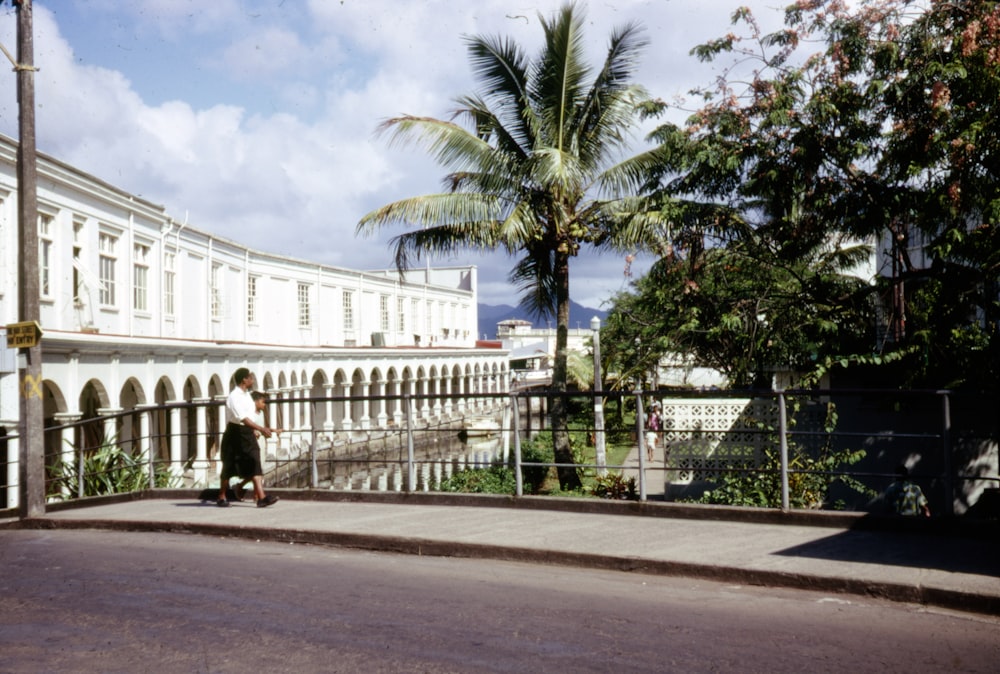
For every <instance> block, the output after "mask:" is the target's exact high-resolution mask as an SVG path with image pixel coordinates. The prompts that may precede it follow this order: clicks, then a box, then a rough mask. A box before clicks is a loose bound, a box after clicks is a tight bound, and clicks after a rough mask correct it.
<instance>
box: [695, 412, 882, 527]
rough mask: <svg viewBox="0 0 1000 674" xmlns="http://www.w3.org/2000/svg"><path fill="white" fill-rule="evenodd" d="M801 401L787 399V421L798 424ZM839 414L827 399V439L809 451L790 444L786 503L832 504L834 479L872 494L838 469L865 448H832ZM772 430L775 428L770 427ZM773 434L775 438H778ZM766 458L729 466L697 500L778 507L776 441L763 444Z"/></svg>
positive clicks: (862, 454)
mask: <svg viewBox="0 0 1000 674" xmlns="http://www.w3.org/2000/svg"><path fill="white" fill-rule="evenodd" d="M802 404H803V401H802V400H801V399H800V398H797V397H794V396H792V397H789V398H788V399H787V405H788V411H789V414H788V418H789V425H790V426H794V425H795V418H796V417H795V415H796V413H797V412H798V411H799V410H800V409H801V407H802ZM838 420H839V414H838V412H837V407H836V406H835V405H832V404H827V405H826V408H825V416H824V419H823V431H824V432H825V433H826V438H825V442H824V444H823V445H822V446H821V447H820V448H818V449H817V450H815V452H814V453H810V452H808V451H806V450H805V449H804V448H802V447H801V446H800V445H798V444H797V443H794V442H792V443H789V445H788V504H789V507H791V508H808V509H816V508H829V507H831V506H832V505H836V504H830V503H828V502H827V494H828V493H829V490H830V487H831V486H832V485H833V484H834V483H835V482H840V483H842V484H844V485H846V486H847V487H849V488H850V489H853V490H855V491H857V492H859V493H862V494H865V495H866V496H874V493H873V492H871V490H869V489H868V488H867V487H865V486H864V485H863V484H862V483H861V482H859V481H858V480H856V479H854V478H853V477H851V476H849V475H839V474H838V473H839V472H841V471H842V470H843V468H844V467H846V466H853V465H854V464H856V463H858V462H859V461H861V460H862V459H863V458H864V457H865V455H866V452H865V450H863V449H858V450H853V449H841V450H834V449H832V446H831V443H832V438H833V435H832V434H833V431H834V430H835V429H836V427H837V422H838ZM766 430H769V431H771V432H772V433H774V432H775V431H776V429H774V428H770V427H768V428H766ZM777 442H778V441H777V437H776V436H775V444H777ZM763 454H764V456H763V460H762V461H761V462H760V463H759V465H757V466H735V465H729V466H727V467H726V468H727V470H730V471H731V472H728V473H725V474H724V475H723V476H722V478H721V479H720V481H719V484H718V485H717V486H716V487H715V488H714V489H712V490H711V491H707V492H705V493H704V494H703V495H702V496H701V498H700V499H697V502H698V503H711V504H715V505H735V506H748V507H757V508H780V507H781V505H782V503H781V456H780V451H779V450H778V449H777V447H771V448H769V449H765V450H764V452H763Z"/></svg>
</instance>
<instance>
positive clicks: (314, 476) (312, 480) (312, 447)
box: [309, 398, 319, 489]
mask: <svg viewBox="0 0 1000 674" xmlns="http://www.w3.org/2000/svg"><path fill="white" fill-rule="evenodd" d="M315 419H316V401H315V400H313V399H312V398H310V399H309V468H310V471H309V486H310V487H311V488H313V489H318V488H319V467H318V466H317V465H316V423H315V421H314V420H315Z"/></svg>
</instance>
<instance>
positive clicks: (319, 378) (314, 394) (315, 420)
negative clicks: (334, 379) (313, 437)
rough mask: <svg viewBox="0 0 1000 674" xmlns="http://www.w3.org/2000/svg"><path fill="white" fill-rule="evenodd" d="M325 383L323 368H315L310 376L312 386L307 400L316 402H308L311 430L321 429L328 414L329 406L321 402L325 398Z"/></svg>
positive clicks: (323, 401)
mask: <svg viewBox="0 0 1000 674" xmlns="http://www.w3.org/2000/svg"><path fill="white" fill-rule="evenodd" d="M327 382H328V380H327V378H326V372H325V371H324V370H323V368H316V371H315V372H313V375H312V386H311V387H310V389H309V395H308V397H309V398H312V399H316V402H312V401H310V402H309V404H310V405H311V406H312V425H313V428H323V427H324V426H325V425H326V422H327V416H328V415H329V413H330V405H329V404H328V403H327V402H326V401H325V400H323V398H326V397H327V394H326V391H327Z"/></svg>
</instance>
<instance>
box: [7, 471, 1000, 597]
mask: <svg viewBox="0 0 1000 674" xmlns="http://www.w3.org/2000/svg"><path fill="white" fill-rule="evenodd" d="M271 492H272V493H275V494H279V495H281V501H280V502H278V503H277V504H276V505H274V506H272V507H270V508H257V507H255V506H254V504H253V503H251V502H243V503H234V504H233V507H230V508H217V507H216V506H215V503H214V501H205V502H202V501H199V500H197V494H195V493H194V492H186V491H165V492H156V493H155V495H153V496H148V497H143V498H135V499H133V500H123V499H118V500H112V499H106V500H104V501H101V500H92V501H91V503H90V504H86V503H85V504H83V505H76V506H74V507H65V506H63V507H60V508H58V509H56V508H55V507H52V508H50V510H49V512H48V513H47V514H46V515H45V516H44V517H43V518H39V519H37V520H29V521H17V520H8V521H6V523H4V524H3V526H8V527H33V528H57V527H58V528H100V529H113V530H140V531H170V532H187V533H192V534H205V535H213V536H231V537H244V538H253V539H260V540H273V541H282V542H296V543H308V544H320V545H334V546H345V547H351V548H359V549H367V550H378V551H387V552H397V553H408V554H423V555H442V556H453V557H475V558H490V559H502V560H515V561H524V562H531V563H545V564H565V565H577V566H584V567H592V568H602V569H617V570H622V571H629V572H638V573H650V574H664V575H675V576H685V577H692V578H704V579H713V580H718V581H723V582H727V583H738V584H754V585H765V586H781V587H792V588H807V589H813V590H818V591H823V592H831V593H849V594H857V595H868V596H877V597H883V598H887V599H892V600H897V601H907V602H917V603H924V604H929V605H935V606H942V607H948V608H952V609H960V610H965V611H972V612H979V613H987V614H993V615H1000V540H998V538H997V537H996V531H997V527H996V526H995V525H996V524H997V523H996V522H981V523H980V524H982V525H983V527H982V528H978V529H976V530H975V531H969V532H965V533H963V535H958V534H956V533H955V532H954V531H950V530H951V529H952V527H950V526H948V527H941V526H940V525H941V524H942V523H941V522H940V521H934V520H923V521H916V520H915V519H911V520H907V521H906V522H901V521H898V520H896V521H895V522H896V523H895V524H893V521H892V520H886V519H885V518H872V517H869V516H865V515H862V514H848V513H815V512H813V513H780V512H777V511H767V510H757V509H737V508H720V507H715V506H692V505H679V504H672V503H654V502H648V503H638V502H624V501H621V502H611V501H599V500H595V499H567V498H552V497H522V498H520V499H514V498H512V497H500V496H475V495H445V494H433V493H417V494H405V493H404V494H391V493H390V494H386V493H377V492H309V491H294V492H293V491H288V492H283V491H281V490H271ZM902 525H910V526H905V528H909V529H911V530H910V531H905V530H902V529H901V528H900V526H902Z"/></svg>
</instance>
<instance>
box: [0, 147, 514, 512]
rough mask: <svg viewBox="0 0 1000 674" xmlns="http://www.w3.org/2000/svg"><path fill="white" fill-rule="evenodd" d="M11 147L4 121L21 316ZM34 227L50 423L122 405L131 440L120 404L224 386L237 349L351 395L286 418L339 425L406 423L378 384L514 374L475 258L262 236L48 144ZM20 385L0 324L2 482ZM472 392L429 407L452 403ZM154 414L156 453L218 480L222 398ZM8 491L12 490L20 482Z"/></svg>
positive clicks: (5, 211)
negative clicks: (339, 253) (274, 249)
mask: <svg viewBox="0 0 1000 674" xmlns="http://www.w3.org/2000/svg"><path fill="white" fill-rule="evenodd" d="M16 156H17V144H16V142H15V141H13V140H11V139H10V138H7V137H3V136H0V326H6V325H8V324H10V323H14V322H18V321H19V320H21V318H20V316H19V315H18V311H19V309H18V306H19V283H18V272H19V269H20V266H21V263H20V250H19V246H18V215H17V214H18V209H17V195H18V192H17V178H16ZM286 226H288V225H287V224H285V223H275V230H276V231H280V230H281V228H282V227H286ZM336 226H337V225H333V224H331V229H332V228H334V227H336ZM37 227H38V234H39V250H38V255H39V274H40V279H39V281H40V294H41V298H40V302H41V304H40V314H41V320H40V323H41V327H42V330H43V332H44V336H43V339H42V354H43V362H42V375H43V379H44V382H43V393H44V409H45V412H44V414H45V425H46V427H52V426H57V425H59V424H61V423H65V422H70V421H78V420H87V419H94V420H95V424H96V423H97V421H99V420H101V419H103V418H111V417H115V418H116V420H115V421H114V423H113V424H111V425H110V427H107V428H105V427H102V426H101V425H100V424H97V427H98V432H99V434H103V436H104V437H106V438H107V437H112V436H114V437H115V438H116V439H117V440H118V441H119V442H127V441H128V439H129V438H130V437H133V436H136V435H137V432H136V429H135V428H133V424H136V425H138V424H139V423H140V421H139V420H134V421H133V420H130V417H128V416H125V417H121V416H119V415H118V413H120V412H128V411H130V410H144V409H148V408H150V407H154V406H157V405H160V404H163V403H168V402H180V401H188V402H191V401H210V400H218V399H221V398H223V397H224V396H225V395H226V394H227V393H228V391H229V390H230V388H231V386H232V382H231V377H232V373H233V372H234V371H235V370H236V368H238V367H241V366H247V367H249V368H250V369H251V370H252V371H253V372H255V374H256V375H257V380H258V387H259V388H262V389H266V390H268V391H270V392H271V393H272V397H275V398H279V399H285V400H289V399H298V398H303V399H304V398H307V397H324V396H325V397H332V396H341V395H349V396H351V398H352V400H351V401H350V402H349V403H347V404H337V405H333V404H324V405H319V406H317V407H316V412H315V414H311V413H310V411H309V408H308V406H306V405H304V404H303V405H301V406H300V407H299V408H296V407H292V408H289V407H288V406H283V407H282V408H280V409H282V410H285V412H284V414H285V418H284V419H282V420H281V421H282V425H283V426H284V427H286V428H291V429H315V428H319V429H323V430H324V431H325V432H327V433H329V434H330V435H331V436H332V435H334V434H336V433H350V432H352V431H355V430H358V429H369V428H384V427H386V426H387V425H391V424H393V423H399V420H400V416H401V409H400V405H399V403H398V401H393V400H370V397H371V396H379V395H385V396H392V395H402V394H404V393H411V394H423V395H432V396H437V395H440V396H442V397H444V396H446V395H451V396H454V395H456V394H463V393H469V394H472V393H478V392H502V391H504V390H506V387H507V384H508V380H509V376H508V373H507V354H506V352H504V351H502V350H499V349H496V348H493V349H477V348H476V342H475V340H476V325H477V278H476V268H475V267H474V266H466V267H448V268H433V269H420V270H413V271H410V272H408V273H407V274H405V276H403V277H402V278H401V277H400V275H399V274H398V273H397V272H396V270H385V271H369V272H362V271H355V270H350V269H343V268H338V267H332V266H329V265H323V264H319V263H315V262H309V261H306V260H299V259H294V258H289V257H283V256H279V255H275V254H272V253H268V252H265V251H257V250H252V249H250V248H247V247H245V246H243V245H241V244H239V243H237V242H235V241H230V240H227V239H223V238H220V237H218V236H215V235H213V234H211V233H209V232H207V231H204V230H199V229H197V228H195V227H192V226H188V225H187V224H186V223H185V222H178V221H177V220H176V219H175V218H174V217H173V216H172V215H171V214H169V213H167V212H166V211H165V209H164V208H163V207H162V206H157V205H156V204H153V203H151V202H149V201H147V200H145V199H142V198H140V197H137V196H135V195H132V194H129V193H127V192H125V191H123V190H121V189H118V188H117V187H114V186H113V185H110V184H108V183H106V182H103V181H101V180H100V179H98V178H95V177H94V176H91V175H88V174H86V173H84V172H82V171H79V170H77V169H75V168H73V167H71V166H68V165H66V164H64V163H62V162H60V161H58V160H56V159H53V158H51V157H47V156H44V155H41V154H40V155H39V156H38V223H37ZM19 399H20V396H19V384H18V373H17V371H16V353H15V352H13V351H12V350H10V349H6V342H5V340H4V341H3V342H0V467H2V468H3V470H0V473H3V474H2V475H0V488H3V487H4V486H5V485H7V484H14V482H15V480H16V476H17V463H16V461H17V457H18V452H17V438H16V434H17V428H18V419H19ZM464 402H465V401H457V402H455V403H454V404H453V402H452V400H449V399H442V400H440V401H432V402H431V403H428V404H426V405H425V408H424V409H421V410H419V411H418V412H419V414H420V415H421V416H422V417H425V418H431V417H434V416H437V417H443V416H447V415H448V414H452V413H457V412H458V411H459V410H460V408H461V407H463V406H464ZM222 421H224V417H223V418H222ZM142 423H147V422H146V421H142ZM152 423H153V424H154V425H156V424H159V426H160V427H159V428H157V429H153V430H154V431H156V435H158V436H160V437H162V444H161V446H160V447H157V448H156V451H157V452H159V454H160V455H162V456H163V457H164V458H170V459H171V461H177V462H178V465H186V466H188V467H189V468H188V472H187V475H188V477H190V478H191V480H192V481H193V482H194V483H204V482H205V481H210V480H211V478H212V474H211V470H210V469H212V468H213V467H214V466H213V464H211V463H210V461H209V460H210V459H211V456H212V451H213V443H214V437H215V435H216V434H217V432H218V430H219V428H220V426H221V422H220V418H219V417H218V416H212V415H210V416H209V418H201V417H194V416H191V415H188V414H180V413H177V414H171V415H166V414H165V415H161V416H160V417H159V418H156V417H154V421H153V422H152ZM194 429H199V430H200V431H202V432H203V435H201V437H202V438H204V437H205V436H206V435H207V437H208V441H207V442H206V441H204V440H199V435H198V434H197V433H188V431H189V430H194ZM78 435H79V433H78ZM182 436H183V437H184V438H186V439H185V440H184V441H183V443H184V444H183V445H181V446H178V445H177V444H176V443H178V442H180V440H179V439H178V438H180V437H182ZM67 440H69V441H70V442H72V441H74V440H75V441H79V437H77V438H75V439H74V438H64V437H61V436H54V437H51V438H49V437H47V438H46V452H47V460H48V461H49V463H50V464H51V463H53V462H54V461H56V460H57V459H58V457H59V455H60V454H61V453H63V452H65V451H66V448H65V446H64V443H65V441H67ZM171 443H174V444H173V445H172V444H171ZM7 491H8V493H7V498H6V501H7V504H8V505H16V503H15V502H14V499H15V498H16V494H15V493H14V492H16V490H13V489H11V490H7ZM0 507H2V506H0Z"/></svg>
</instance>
